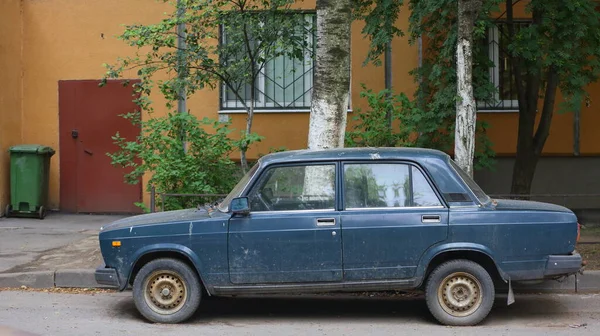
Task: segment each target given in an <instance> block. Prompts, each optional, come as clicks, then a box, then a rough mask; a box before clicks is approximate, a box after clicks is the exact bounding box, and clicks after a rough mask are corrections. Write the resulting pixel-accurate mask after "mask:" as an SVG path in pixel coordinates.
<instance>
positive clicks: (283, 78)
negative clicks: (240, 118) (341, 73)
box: [221, 13, 316, 111]
mask: <svg viewBox="0 0 600 336" xmlns="http://www.w3.org/2000/svg"><path fill="white" fill-rule="evenodd" d="M294 15H302V16H303V17H304V20H305V23H306V26H305V27H300V28H301V33H302V34H303V35H304V36H305V39H306V42H307V43H306V44H307V46H308V47H307V48H306V50H304V59H303V60H299V59H293V58H290V57H287V56H285V55H281V56H278V57H276V58H274V59H270V60H267V62H266V63H265V64H264V67H263V68H262V70H261V73H260V75H259V76H258V78H257V79H256V85H255V90H256V92H255V95H254V96H255V101H254V106H255V107H254V108H255V110H257V111H260V110H289V109H292V110H293V109H309V108H310V102H311V98H312V97H311V95H312V87H313V68H314V67H313V65H314V62H313V56H314V46H315V44H314V43H313V41H314V29H313V27H314V26H315V25H316V22H315V20H316V16H315V15H314V14H306V13H302V14H294ZM225 41H226V40H225V39H223V43H226V42H225ZM239 90H240V92H239V93H240V94H239V96H241V97H242V98H244V99H249V98H250V90H251V85H249V84H246V85H241V86H240V87H239ZM243 109H245V107H244V104H243V103H242V102H241V101H240V100H239V99H238V98H237V96H236V94H235V92H233V91H232V90H231V89H229V88H227V87H225V85H222V88H221V110H243Z"/></svg>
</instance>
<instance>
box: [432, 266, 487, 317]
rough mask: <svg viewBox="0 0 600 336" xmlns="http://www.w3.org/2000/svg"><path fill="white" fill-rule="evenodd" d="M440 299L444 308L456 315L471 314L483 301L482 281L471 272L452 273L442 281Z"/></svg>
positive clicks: (439, 292)
mask: <svg viewBox="0 0 600 336" xmlns="http://www.w3.org/2000/svg"><path fill="white" fill-rule="evenodd" d="M438 301H439V303H440V306H442V309H444V311H445V312H446V313H448V314H450V315H452V316H454V317H465V316H469V315H471V314H473V313H474V312H475V311H476V310H477V309H479V307H480V306H481V303H482V301H483V295H482V293H481V283H479V280H477V278H475V277H474V276H473V275H471V274H469V273H465V272H455V273H452V274H450V275H448V276H447V277H446V278H444V280H443V281H442V282H441V284H440V286H439V288H438Z"/></svg>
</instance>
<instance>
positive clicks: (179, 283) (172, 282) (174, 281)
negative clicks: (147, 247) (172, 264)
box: [144, 270, 188, 315]
mask: <svg viewBox="0 0 600 336" xmlns="http://www.w3.org/2000/svg"><path fill="white" fill-rule="evenodd" d="M144 289H145V290H144V297H145V300H146V303H147V304H148V306H149V307H150V309H152V310H153V311H155V312H156V313H158V314H161V315H171V314H175V313H176V312H178V311H179V310H181V308H183V305H184V304H185V301H186V299H187V295H188V291H187V288H186V285H185V282H184V281H183V279H181V276H180V275H179V274H177V273H175V272H173V271H167V270H158V271H155V272H153V273H152V274H150V276H149V277H148V278H146V281H145V283H144Z"/></svg>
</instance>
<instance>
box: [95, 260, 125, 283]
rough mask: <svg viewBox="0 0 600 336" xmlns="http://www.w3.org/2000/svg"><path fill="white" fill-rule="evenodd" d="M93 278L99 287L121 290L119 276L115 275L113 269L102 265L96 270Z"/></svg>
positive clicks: (115, 272) (115, 271)
mask: <svg viewBox="0 0 600 336" xmlns="http://www.w3.org/2000/svg"><path fill="white" fill-rule="evenodd" d="M94 276H95V278H96V282H97V283H99V284H100V285H105V286H111V287H116V288H121V286H120V284H119V276H118V275H117V270H116V269H114V268H111V267H106V265H102V266H100V267H98V268H97V269H96V272H95V273H94Z"/></svg>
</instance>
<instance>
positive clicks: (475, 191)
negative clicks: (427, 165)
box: [450, 160, 490, 204]
mask: <svg viewBox="0 0 600 336" xmlns="http://www.w3.org/2000/svg"><path fill="white" fill-rule="evenodd" d="M450 165H451V166H452V168H454V170H456V172H457V173H458V175H460V177H461V178H462V179H463V181H465V183H466V184H467V186H468V187H469V188H470V189H471V191H472V192H473V194H475V196H476V197H477V199H479V202H481V203H482V204H483V203H487V202H488V201H489V200H490V197H489V196H488V195H487V194H486V193H485V192H484V191H483V190H482V189H481V187H480V186H479V185H477V183H476V182H475V181H474V180H473V179H472V178H471V177H470V176H469V175H467V173H465V172H464V171H463V170H462V169H461V168H460V167H459V166H458V165H457V164H456V162H454V160H450Z"/></svg>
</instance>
